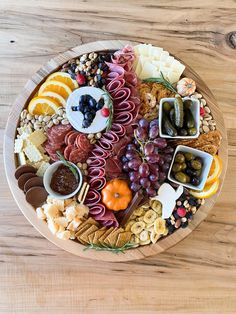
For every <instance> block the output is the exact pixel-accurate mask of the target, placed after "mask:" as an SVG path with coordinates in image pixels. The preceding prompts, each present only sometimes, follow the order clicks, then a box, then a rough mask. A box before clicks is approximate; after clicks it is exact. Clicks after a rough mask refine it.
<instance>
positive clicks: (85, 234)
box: [78, 225, 98, 244]
mask: <svg viewBox="0 0 236 314" xmlns="http://www.w3.org/2000/svg"><path fill="white" fill-rule="evenodd" d="M97 230H98V227H97V226H95V225H91V226H90V227H89V228H88V229H87V230H86V231H85V232H83V233H82V234H81V235H80V236H79V237H78V238H79V240H80V242H82V243H83V244H89V239H88V236H89V235H90V234H93V233H94V232H95V231H97Z"/></svg>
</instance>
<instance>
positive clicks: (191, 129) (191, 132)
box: [188, 128, 197, 136]
mask: <svg viewBox="0 0 236 314" xmlns="http://www.w3.org/2000/svg"><path fill="white" fill-rule="evenodd" d="M196 134H197V130H196V128H190V129H188V135H190V136H193V135H196Z"/></svg>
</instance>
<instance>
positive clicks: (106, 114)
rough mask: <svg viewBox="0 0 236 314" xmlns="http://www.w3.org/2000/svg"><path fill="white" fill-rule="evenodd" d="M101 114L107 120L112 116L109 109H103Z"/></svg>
mask: <svg viewBox="0 0 236 314" xmlns="http://www.w3.org/2000/svg"><path fill="white" fill-rule="evenodd" d="M101 114H102V115H103V117H105V118H107V117H109V115H110V110H109V109H108V108H102V110H101Z"/></svg>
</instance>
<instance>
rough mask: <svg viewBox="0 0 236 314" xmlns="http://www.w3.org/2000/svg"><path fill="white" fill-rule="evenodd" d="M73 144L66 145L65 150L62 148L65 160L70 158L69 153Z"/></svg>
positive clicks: (72, 148)
mask: <svg viewBox="0 0 236 314" xmlns="http://www.w3.org/2000/svg"><path fill="white" fill-rule="evenodd" d="M74 149H75V148H74V146H73V145H68V146H67V147H66V148H65V150H64V157H65V159H66V160H69V158H70V153H71V152H72V150H74Z"/></svg>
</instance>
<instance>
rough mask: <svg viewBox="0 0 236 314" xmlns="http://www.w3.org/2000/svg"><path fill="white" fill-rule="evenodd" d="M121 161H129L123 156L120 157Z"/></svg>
mask: <svg viewBox="0 0 236 314" xmlns="http://www.w3.org/2000/svg"><path fill="white" fill-rule="evenodd" d="M121 161H122V162H127V161H129V160H128V159H127V158H126V157H125V156H122V157H121Z"/></svg>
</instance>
